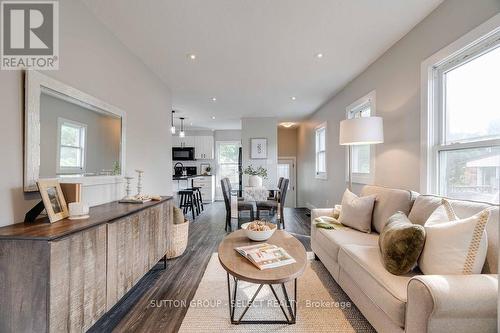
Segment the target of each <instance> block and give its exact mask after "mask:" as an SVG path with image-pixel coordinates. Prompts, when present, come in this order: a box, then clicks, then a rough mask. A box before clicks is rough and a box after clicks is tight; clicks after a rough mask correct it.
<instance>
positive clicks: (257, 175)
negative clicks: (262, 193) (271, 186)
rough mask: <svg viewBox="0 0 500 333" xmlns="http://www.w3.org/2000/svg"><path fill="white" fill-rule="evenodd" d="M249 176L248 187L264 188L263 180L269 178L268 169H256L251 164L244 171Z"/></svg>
mask: <svg viewBox="0 0 500 333" xmlns="http://www.w3.org/2000/svg"><path fill="white" fill-rule="evenodd" d="M243 173H244V174H245V175H248V186H251V187H262V179H266V178H267V169H264V168H263V167H261V166H260V167H258V168H254V167H253V166H252V165H251V164H250V165H249V166H248V167H246V169H245V170H244V171H243Z"/></svg>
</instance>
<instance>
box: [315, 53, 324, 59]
mask: <svg viewBox="0 0 500 333" xmlns="http://www.w3.org/2000/svg"><path fill="white" fill-rule="evenodd" d="M315 57H316V58H318V59H321V58H323V53H321V52H320V53H316V54H315Z"/></svg>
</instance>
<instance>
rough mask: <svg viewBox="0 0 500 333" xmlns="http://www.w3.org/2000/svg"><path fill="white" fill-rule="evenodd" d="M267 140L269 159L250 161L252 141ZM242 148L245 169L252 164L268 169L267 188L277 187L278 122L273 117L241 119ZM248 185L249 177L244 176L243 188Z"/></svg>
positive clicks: (265, 181)
mask: <svg viewBox="0 0 500 333" xmlns="http://www.w3.org/2000/svg"><path fill="white" fill-rule="evenodd" d="M251 138H266V139H267V159H250V139H251ZM241 146H242V160H243V169H245V168H246V167H247V166H249V165H250V164H251V165H253V166H254V167H259V166H262V167H264V168H266V169H267V175H268V178H267V179H266V180H264V184H265V185H267V186H276V184H277V183H278V177H277V172H278V169H277V168H278V120H277V118H272V117H259V118H242V119H241ZM246 185H248V176H245V175H244V176H243V186H246Z"/></svg>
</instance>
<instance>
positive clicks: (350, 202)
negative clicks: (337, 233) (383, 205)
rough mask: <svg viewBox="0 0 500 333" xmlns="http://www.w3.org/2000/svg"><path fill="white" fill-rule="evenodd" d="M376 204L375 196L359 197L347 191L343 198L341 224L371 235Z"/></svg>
mask: <svg viewBox="0 0 500 333" xmlns="http://www.w3.org/2000/svg"><path fill="white" fill-rule="evenodd" d="M374 204H375V196H374V195H369V196H366V197H358V196H357V195H356V194H354V193H352V192H351V191H349V190H347V189H346V190H345V192H344V196H343V197H342V210H341V211H340V216H339V222H340V223H342V224H343V225H345V226H348V227H351V228H353V229H356V230H359V231H362V232H366V233H370V232H371V225H372V213H373V205H374Z"/></svg>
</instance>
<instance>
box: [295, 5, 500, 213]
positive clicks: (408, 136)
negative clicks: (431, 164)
mask: <svg viewBox="0 0 500 333" xmlns="http://www.w3.org/2000/svg"><path fill="white" fill-rule="evenodd" d="M499 11H500V1H498V0H475V1H470V0H447V1H445V2H444V3H442V4H441V5H440V6H439V7H438V8H437V9H436V10H434V11H433V12H432V13H431V14H430V15H429V16H428V17H427V18H425V19H424V20H423V21H422V22H420V23H419V24H418V25H417V26H415V28H414V29H413V30H412V31H410V32H409V33H408V34H407V35H406V36H405V37H403V38H402V39H401V40H399V41H398V42H397V43H396V44H394V46H392V47H391V48H390V49H389V50H388V51H387V52H385V54H383V55H382V56H381V57H380V58H379V59H378V60H376V61H375V62H374V63H373V64H372V65H370V66H369V67H368V68H367V69H366V70H365V71H364V72H363V73H361V74H360V75H359V76H358V77H357V78H355V79H354V80H353V81H351V82H350V83H349V84H348V85H347V86H346V87H345V88H344V89H343V90H342V91H340V92H339V93H338V94H336V95H335V96H334V97H333V98H332V99H331V100H330V101H328V102H327V103H326V104H325V105H324V106H322V107H321V108H320V109H319V110H318V111H317V112H316V113H315V114H314V115H313V116H311V117H310V118H309V119H308V120H307V121H305V122H304V123H303V124H302V125H301V126H300V129H299V133H298V141H299V153H298V157H299V158H298V172H299V174H298V188H299V193H298V201H299V205H302V206H305V205H312V206H316V207H322V206H332V205H333V204H334V203H337V202H339V201H340V199H341V196H342V193H343V191H344V189H345V187H346V184H345V148H343V147H341V146H339V145H338V130H339V122H340V120H342V119H344V117H345V108H346V106H348V105H349V104H351V103H352V102H354V101H356V100H357V99H358V98H360V97H362V96H364V95H365V94H367V93H368V92H370V91H371V90H374V89H375V90H376V92H377V115H378V116H382V117H383V118H384V132H385V133H384V134H385V142H384V143H383V144H380V145H377V146H376V160H375V163H376V174H375V183H376V184H378V185H384V186H391V187H398V188H405V189H413V190H419V184H420V174H419V172H420V169H419V168H420V64H421V63H422V61H423V60H425V59H426V58H428V57H429V56H431V55H432V54H434V53H435V52H437V51H438V50H440V49H441V48H443V47H445V46H446V45H448V44H450V43H452V42H453V41H455V40H456V39H458V38H459V37H461V36H462V35H464V34H466V33H467V32H469V31H470V30H472V29H473V28H475V27H476V26H478V25H480V24H481V23H483V22H485V21H486V20H487V19H489V18H491V17H492V16H494V15H495V14H497V13H498V12H499ZM332 75H334V73H332ZM324 121H327V122H328V129H327V161H328V180H318V179H315V178H314V127H315V126H316V125H318V124H320V123H322V122H324ZM355 189H357V190H359V186H357V187H356V188H355Z"/></svg>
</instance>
